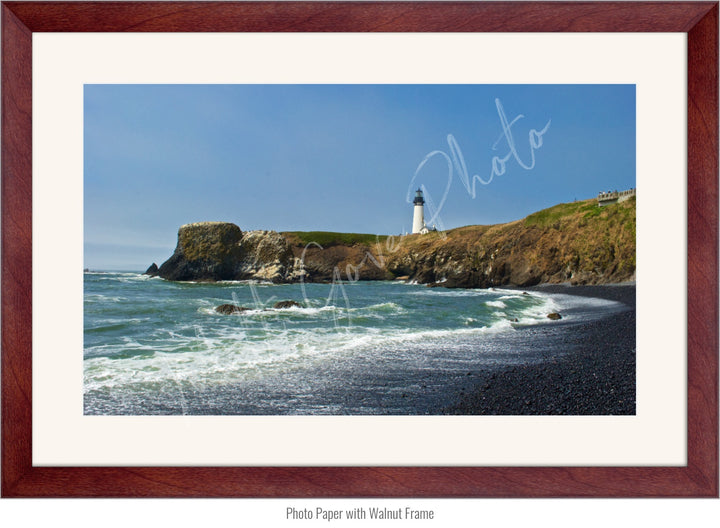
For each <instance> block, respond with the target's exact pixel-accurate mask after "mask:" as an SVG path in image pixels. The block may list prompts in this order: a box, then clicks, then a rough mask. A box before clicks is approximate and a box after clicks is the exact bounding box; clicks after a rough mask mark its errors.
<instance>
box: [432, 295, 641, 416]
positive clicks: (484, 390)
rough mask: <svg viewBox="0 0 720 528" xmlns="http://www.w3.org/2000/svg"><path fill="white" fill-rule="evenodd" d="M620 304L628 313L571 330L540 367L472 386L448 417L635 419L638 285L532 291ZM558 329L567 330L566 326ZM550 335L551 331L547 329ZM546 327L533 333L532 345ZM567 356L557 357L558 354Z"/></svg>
mask: <svg viewBox="0 0 720 528" xmlns="http://www.w3.org/2000/svg"><path fill="white" fill-rule="evenodd" d="M526 290H528V291H532V290H535V291H542V292H547V293H562V294H567V295H579V296H583V297H596V298H601V299H608V300H613V301H618V302H621V303H623V304H625V305H626V306H627V307H628V309H627V310H625V311H621V312H617V313H613V314H611V315H608V316H606V317H603V318H602V319H599V320H595V321H592V322H584V323H575V324H566V327H565V328H563V329H562V332H560V333H559V335H557V336H555V337H554V338H553V339H551V340H549V341H550V342H552V343H553V345H552V346H553V348H556V350H546V351H545V352H546V353H547V356H548V359H547V361H543V362H541V363H534V364H521V365H514V366H509V367H506V368H503V369H499V370H496V371H493V372H489V373H488V374H487V375H486V376H484V377H480V378H479V380H478V378H476V379H475V380H473V381H474V382H475V383H474V386H473V387H472V388H471V389H469V390H465V391H464V393H462V394H461V397H460V401H459V402H458V403H457V404H455V405H452V406H450V407H448V408H445V409H443V413H444V414H484V415H633V414H635V285H634V284H622V285H603V286H569V285H543V286H537V287H535V288H531V289H527V288H526ZM558 323H560V324H563V323H562V321H558ZM544 326H545V327H546V328H545V331H547V327H548V326H552V325H544ZM556 329H558V328H556ZM543 332H544V329H543V327H542V326H541V327H538V328H528V329H527V339H528V340H532V339H535V338H539V337H541V336H542V334H543ZM561 350H562V351H563V352H565V353H564V354H562V355H557V354H556V353H555V352H557V351H561Z"/></svg>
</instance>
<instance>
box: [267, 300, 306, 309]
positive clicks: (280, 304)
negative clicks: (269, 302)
mask: <svg viewBox="0 0 720 528" xmlns="http://www.w3.org/2000/svg"><path fill="white" fill-rule="evenodd" d="M293 307H298V308H302V304H300V303H299V302H295V301H278V302H276V303H275V306H273V308H276V309H284V308H293Z"/></svg>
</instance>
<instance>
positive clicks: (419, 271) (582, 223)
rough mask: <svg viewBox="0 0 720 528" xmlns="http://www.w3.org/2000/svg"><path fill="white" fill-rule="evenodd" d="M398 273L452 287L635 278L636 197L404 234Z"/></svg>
mask: <svg viewBox="0 0 720 528" xmlns="http://www.w3.org/2000/svg"><path fill="white" fill-rule="evenodd" d="M386 264H387V269H388V270H389V271H390V272H392V273H393V274H395V275H409V276H410V278H411V279H414V280H416V281H417V282H419V283H430V284H432V285H438V286H444V287H448V288H453V287H460V288H487V287H492V286H503V285H515V286H531V285H535V284H539V283H559V282H571V283H573V284H603V283H615V282H622V281H626V280H632V279H634V278H635V198H632V199H631V200H628V201H626V202H623V203H620V204H615V205H610V206H607V207H602V208H600V207H598V206H597V204H596V202H595V200H586V201H583V202H574V203H570V204H561V205H557V206H555V207H551V208H550V209H545V210H543V211H539V212H537V213H534V214H532V215H530V216H528V217H527V218H525V219H523V220H518V221H516V222H511V223H508V224H500V225H495V226H468V227H462V228H458V229H453V230H451V231H448V232H446V233H444V234H443V233H429V234H427V235H411V236H408V237H405V238H404V239H403V240H402V241H401V242H400V243H399V244H398V250H396V251H394V252H393V253H391V254H389V256H388V257H387V259H386Z"/></svg>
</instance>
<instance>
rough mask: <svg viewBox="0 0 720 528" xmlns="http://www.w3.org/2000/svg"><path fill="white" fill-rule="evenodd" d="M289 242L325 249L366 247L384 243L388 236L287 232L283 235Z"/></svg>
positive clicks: (329, 232) (326, 232)
mask: <svg viewBox="0 0 720 528" xmlns="http://www.w3.org/2000/svg"><path fill="white" fill-rule="evenodd" d="M281 234H282V235H283V236H285V238H287V240H288V242H290V243H291V244H294V245H302V246H305V245H307V244H311V243H313V242H314V243H316V244H320V245H321V246H323V247H330V246H352V245H353V244H364V245H366V246H369V245H372V244H375V243H376V242H384V241H385V240H386V239H387V235H370V234H364V233H334V232H332V231H286V232H284V233H281Z"/></svg>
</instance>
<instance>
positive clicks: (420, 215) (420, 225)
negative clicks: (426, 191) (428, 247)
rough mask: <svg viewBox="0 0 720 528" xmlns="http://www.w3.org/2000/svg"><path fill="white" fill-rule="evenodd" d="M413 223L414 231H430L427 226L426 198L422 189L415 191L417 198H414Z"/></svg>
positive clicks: (423, 232)
mask: <svg viewBox="0 0 720 528" xmlns="http://www.w3.org/2000/svg"><path fill="white" fill-rule="evenodd" d="M413 204H414V206H413V224H412V232H413V234H415V233H422V234H425V233H427V232H428V228H427V227H425V211H424V206H425V199H424V198H423V193H422V191H421V190H420V189H418V190H417V191H415V199H414V200H413Z"/></svg>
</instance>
